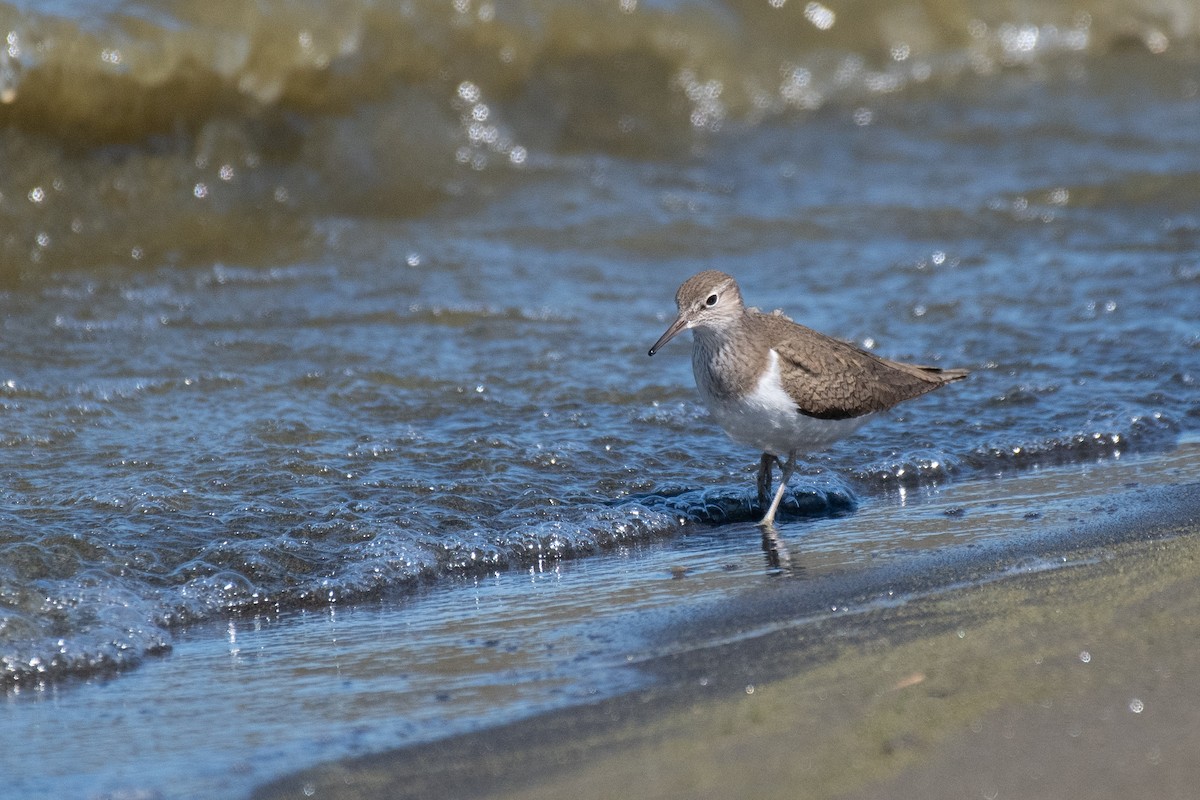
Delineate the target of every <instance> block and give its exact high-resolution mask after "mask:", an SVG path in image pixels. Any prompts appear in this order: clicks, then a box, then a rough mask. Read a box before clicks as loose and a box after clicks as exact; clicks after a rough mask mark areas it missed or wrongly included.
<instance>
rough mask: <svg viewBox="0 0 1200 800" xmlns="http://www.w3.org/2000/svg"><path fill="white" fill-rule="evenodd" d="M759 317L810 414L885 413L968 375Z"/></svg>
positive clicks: (787, 387)
mask: <svg viewBox="0 0 1200 800" xmlns="http://www.w3.org/2000/svg"><path fill="white" fill-rule="evenodd" d="M760 319H764V320H766V321H767V322H766V327H768V329H769V330H770V332H771V333H772V334H773V336H772V339H773V341H774V349H775V352H777V353H779V359H780V363H779V369H780V376H781V379H782V382H783V388H784V391H786V392H787V393H788V395H789V396H791V397H792V399H794V400H795V401H796V405H797V406H798V407H799V409H800V413H802V414H805V415H807V416H810V417H817V418H818V419H847V418H850V417H859V416H862V415H863V414H870V413H871V412H874V411H883V410H885V409H888V408H891V407H892V406H894V405H896V404H897V403H901V402H903V401H905V400H909V399H911V398H914V397H919V396H920V395H923V394H925V393H926V392H930V391H933V390H934V389H936V388H938V387H939V386H941V385H942V384H944V383H949V382H950V381H955V380H960V379H961V378H965V377H966V376H967V371H966V370H963V369H940V368H938V367H924V366H919V365H917V364H905V363H903V362H900V361H889V360H888V359H886V358H880V357H879V356H877V355H874V354H873V353H868V352H867V351H865V350H861V349H859V348H857V347H855V346H854V345H851V344H847V343H846V342H842V341H839V340H837V339H833V338H831V337H829V336H826V335H825V334H823V333H818V332H817V331H814V330H812V329H810V328H805V327H804V326H802V325H797V324H796V323H794V322H790V321H788V320H786V319H784V318H782V317H771V316H768V315H763V316H762V317H760ZM785 326H786V327H785Z"/></svg>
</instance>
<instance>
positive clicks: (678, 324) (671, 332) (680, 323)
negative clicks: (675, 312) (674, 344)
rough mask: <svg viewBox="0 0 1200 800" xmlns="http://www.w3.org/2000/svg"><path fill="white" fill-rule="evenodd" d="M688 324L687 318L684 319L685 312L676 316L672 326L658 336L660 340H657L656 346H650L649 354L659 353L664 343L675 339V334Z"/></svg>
mask: <svg viewBox="0 0 1200 800" xmlns="http://www.w3.org/2000/svg"><path fill="white" fill-rule="evenodd" d="M687 326H688V323H687V320H686V319H684V317H683V314H680V315H679V316H678V317H676V318H675V321H674V322H672V323H671V327H669V328H667V330H666V332H664V333H663V335H662V336H660V337H658V341H657V342H655V343H654V346H653V347H651V348H650V352H649V353H648V354H647V355H654V354H655V353H657V352H658V351H659V350H661V349H662V346H663V345H664V344H666V343H667V342H669V341H671V340H672V339H674V338H675V336H676V335H677V334H678V333H679V332H680V331H681V330H683V329H684V328H686V327H687Z"/></svg>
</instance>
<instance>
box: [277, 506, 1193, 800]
mask: <svg viewBox="0 0 1200 800" xmlns="http://www.w3.org/2000/svg"><path fill="white" fill-rule="evenodd" d="M1109 501H1110V502H1107V503H1105V504H1104V506H1103V507H1100V508H1097V509H1096V511H1095V513H1094V514H1093V515H1092V516H1091V517H1090V518H1088V519H1081V520H1078V521H1075V522H1072V523H1070V524H1067V525H1063V526H1061V527H1059V528H1056V529H1052V530H1047V531H1042V532H1039V534H1038V536H1037V538H1036V539H1035V540H1034V541H1035V542H1036V543H1035V544H1034V545H1033V546H1030V544H1029V542H1028V541H1025V542H1024V543H1023V544H1021V545H1020V546H1019V547H1018V546H1014V547H1012V548H1008V549H1006V548H1005V547H1004V546H998V547H995V548H991V549H989V548H981V547H974V548H966V550H968V551H969V552H964V553H962V554H959V555H957V556H955V557H952V558H949V559H945V560H937V559H935V558H933V557H930V558H929V559H928V560H926V561H925V562H924V563H922V559H920V558H914V559H913V560H911V562H910V563H908V564H907V566H906V567H905V568H904V569H894V568H881V569H879V570H874V571H872V570H868V571H867V572H866V573H863V574H858V575H854V576H848V577H847V578H846V580H845V581H844V582H842V583H840V584H839V583H837V582H832V583H829V584H828V585H826V586H825V587H824V588H822V589H821V590H820V593H819V594H817V595H814V594H813V593H812V592H811V591H807V592H806V590H805V585H804V584H805V582H804V581H782V582H780V583H779V585H778V587H773V588H771V589H769V590H764V591H762V592H756V593H753V594H754V596H751V597H746V598H742V599H741V600H739V601H737V602H734V603H731V604H730V606H729V607H728V608H727V609H724V610H723V611H722V612H721V613H720V614H717V615H715V616H714V617H713V618H706V619H699V620H694V621H689V622H688V623H687V624H680V625H676V626H675V627H674V628H673V629H672V630H671V631H664V634H663V643H662V648H661V649H660V650H659V651H656V653H653V654H648V655H647V656H646V657H645V658H644V659H634V661H635V662H637V666H638V667H639V668H641V669H648V670H650V671H651V672H652V673H653V674H654V675H655V677H656V678H657V680H656V681H655V682H654V684H653V686H652V687H651V688H648V689H644V690H639V691H636V692H632V693H629V694H625V695H622V696H619V697H615V698H612V699H609V700H605V701H603V702H599V703H596V704H594V705H589V706H584V707H577V708H571V709H564V710H562V711H558V712H553V713H550V714H545V715H541V716H537V717H534V718H531V719H528V720H525V721H522V722H518V723H514V724H511V725H507V726H503V727H501V728H492V729H489V730H484V731H480V732H478V733H475V734H470V735H466V736H461V737H456V738H453V739H449V740H445V741H441V742H434V743H431V744H427V745H422V746H419V747H414V748H408V749H404V750H399V751H396V752H391V753H384V754H380V755H374V756H368V757H364V758H358V759H350V760H345V761H341V762H336V763H333V764H326V765H320V766H317V767H314V768H313V769H311V770H307V771H304V772H301V773H298V774H296V775H292V776H289V777H286V778H284V779H281V780H279V781H276V782H274V783H272V784H269V785H267V786H264V787H262V788H261V789H260V790H259V792H258V793H257V795H256V796H257V797H260V798H283V797H322V798H376V797H378V798H383V797H388V798H396V797H494V798H514V799H515V798H563V797H569V798H572V800H585V799H586V798H602V797H641V798H647V797H664V798H665V797H678V798H684V797H686V798H727V797H734V796H743V797H754V798H774V797H779V798H784V797H786V798H795V797H811V798H834V797H836V798H856V799H857V798H893V799H894V798H910V797H911V798H941V797H947V798H948V797H956V798H957V797H984V798H1003V797H1024V798H1038V797H1046V798H1059V797H1065V796H1088V797H1093V798H1113V799H1114V800H1116V798H1128V797H1131V796H1141V797H1156V798H1176V797H1178V798H1183V797H1192V796H1194V794H1195V787H1196V786H1197V785H1200V762H1198V761H1197V759H1196V758H1195V753H1196V752H1197V751H1198V750H1200V703H1197V702H1196V700H1195V691H1194V687H1195V686H1196V685H1200V636H1197V635H1196V633H1197V631H1200V537H1197V536H1196V535H1195V534H1197V533H1200V484H1188V485H1184V486H1174V487H1162V488H1152V489H1129V490H1126V491H1124V492H1122V493H1120V494H1119V495H1114V496H1112V497H1111V498H1109ZM1030 524H1031V527H1036V525H1037V523H1036V521H1031V523H1030ZM889 597H890V598H891V599H890V600H889ZM838 598H842V599H841V600H840V602H842V603H843V604H845V606H847V607H848V608H849V609H850V610H848V611H846V612H845V613H839V612H836V611H832V610H831V609H832V605H836V604H837V603H838V602H839V600H838ZM822 603H829V604H831V605H830V606H829V607H827V608H825V609H824V613H817V612H818V606H819V605H820V604H822Z"/></svg>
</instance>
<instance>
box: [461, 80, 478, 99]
mask: <svg viewBox="0 0 1200 800" xmlns="http://www.w3.org/2000/svg"><path fill="white" fill-rule="evenodd" d="M481 95H482V93H481V92H480V91H479V87H478V86H476V85H475V84H473V83H471V82H470V81H463V82H462V83H460V84H459V85H458V96H459V97H461V98H462V99H463V100H465V101H467V102H468V103H478V102H479V98H480V96H481Z"/></svg>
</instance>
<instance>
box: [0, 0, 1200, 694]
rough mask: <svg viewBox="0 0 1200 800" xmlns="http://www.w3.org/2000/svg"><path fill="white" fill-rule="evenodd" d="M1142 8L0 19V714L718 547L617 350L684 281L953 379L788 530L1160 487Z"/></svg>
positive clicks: (1173, 84)
mask: <svg viewBox="0 0 1200 800" xmlns="http://www.w3.org/2000/svg"><path fill="white" fill-rule="evenodd" d="M1185 5H1186V4H1184V5H1180V4H1175V3H1169V2H1163V3H1161V4H1146V3H1137V4H1132V3H1121V2H1094V3H1090V4H1087V5H1086V6H1083V5H1080V4H1077V3H1073V4H1057V3H1047V4H1040V5H1039V7H1038V8H1037V9H1030V8H1028V7H1027V4H1009V3H970V2H962V3H950V4H938V5H937V6H936V8H934V7H932V6H927V5H926V4H921V3H908V4H904V3H902V4H896V3H890V2H889V3H883V2H881V3H860V4H855V5H853V6H851V7H844V8H843V7H842V6H840V5H838V4H833V3H830V4H829V6H828V7H827V6H825V5H823V4H820V3H807V4H803V3H778V4H776V3H769V4H768V3H762V4H745V3H736V2H733V3H723V4H722V3H707V4H695V5H686V6H676V5H674V4H669V3H653V4H638V3H636V2H628V3H626V2H621V3H613V4H610V5H604V6H600V5H595V4H591V3H571V2H557V3H550V4H541V3H522V2H502V3H492V2H479V1H478V0H463V2H458V0H456V1H455V2H454V3H452V4H443V3H424V2H412V1H410V2H402V3H395V4H375V3H369V2H352V1H351V0H345V1H344V2H337V3H311V4H309V3H291V2H282V1H281V2H279V3H271V2H266V3H258V4H254V6H253V7H252V8H251V7H247V6H245V4H242V3H226V2H213V1H212V0H206V1H205V2H204V3H166V4H157V3H123V2H115V1H114V2H108V3H105V4H103V5H102V6H99V7H98V6H97V5H96V4H94V3H73V2H66V1H65V2H57V3H51V4H49V5H47V4H44V3H32V2H17V3H9V4H7V5H0V34H4V35H6V38H5V43H4V44H3V45H0V159H2V163H4V164H5V169H4V170H3V171H2V172H0V220H3V231H2V233H0V308H2V309H3V328H2V334H0V335H2V339H3V344H4V347H3V350H2V351H0V447H2V448H3V450H2V452H3V454H4V460H3V465H2V466H0V498H2V499H0V681H3V682H4V683H5V684H6V685H7V686H9V687H24V686H45V685H46V682H47V681H53V680H57V679H62V678H71V677H82V676H88V675H92V674H95V673H98V672H99V673H109V672H111V671H113V670H120V669H125V668H128V667H132V666H134V665H137V664H139V663H141V662H142V661H143V660H144V659H145V658H146V657H147V656H149V655H152V654H156V653H164V652H167V651H169V650H170V649H171V647H172V645H173V643H174V641H175V636H176V634H177V631H179V630H180V626H182V625H185V624H189V623H200V624H205V623H209V622H212V621H214V620H221V619H224V618H226V617H229V616H230V615H233V617H232V618H233V619H241V618H243V616H247V617H254V616H255V615H264V614H265V615H275V614H279V613H283V612H288V611H294V610H297V609H305V608H327V607H329V606H330V604H334V603H345V602H348V601H363V600H366V599H369V598H373V597H377V596H381V595H383V594H389V595H391V596H394V594H395V593H396V592H400V593H403V592H404V591H407V590H410V589H415V588H417V587H419V586H425V585H428V584H435V585H436V584H439V582H443V581H445V580H446V579H448V578H452V577H453V576H459V575H467V576H481V575H486V574H489V573H491V572H492V571H495V570H503V569H507V568H510V567H529V566H534V567H544V566H545V565H546V564H548V563H553V562H554V561H555V560H556V559H561V558H568V557H583V556H588V555H590V554H593V553H597V552H601V551H608V550H612V549H613V548H615V547H618V546H623V545H628V544H639V543H647V542H652V541H657V540H666V539H671V538H673V537H677V536H678V535H679V534H680V533H681V532H686V531H689V530H693V529H694V526H695V524H696V523H701V522H712V521H722V520H732V521H746V520H750V519H752V518H754V517H755V516H756V515H757V513H758V512H757V510H756V509H755V508H754V507H753V504H754V497H753V492H752V467H753V465H754V463H755V461H756V454H755V453H751V452H747V451H745V450H743V449H742V448H740V447H738V446H737V445H734V444H733V443H731V442H729V441H728V440H726V439H725V438H724V436H723V435H722V434H721V433H720V432H719V430H717V429H716V427H715V425H714V423H713V422H712V421H711V420H710V419H709V418H708V417H707V415H706V414H705V413H704V411H703V410H702V408H701V407H700V406H699V404H698V402H697V398H696V395H695V390H694V388H693V385H692V379H691V375H690V368H689V362H688V359H687V357H686V354H687V347H686V346H684V344H683V343H675V344H672V345H671V346H670V347H669V348H668V349H667V350H665V351H664V353H663V354H662V355H661V356H660V357H659V358H656V359H654V360H649V359H647V358H646V356H645V352H646V349H647V347H648V346H649V345H650V344H651V343H652V342H653V341H654V339H655V338H657V336H658V335H659V333H661V331H662V329H663V328H664V327H665V325H666V323H667V322H668V321H669V319H670V318H671V316H672V314H673V311H674V309H673V303H672V297H673V294H674V290H675V288H676V286H677V285H678V283H679V282H681V281H682V280H683V279H684V278H686V277H687V276H689V275H690V274H692V273H694V272H697V271H699V270H701V269H705V268H713V267H716V268H720V269H722V270H725V271H727V272H730V273H732V274H734V275H736V276H737V277H738V278H739V280H740V282H741V284H742V288H743V291H744V293H745V295H746V297H747V300H748V301H749V302H750V303H751V304H755V305H759V306H762V307H765V308H775V307H780V308H783V309H784V310H785V311H787V312H788V313H789V314H790V315H791V316H793V317H794V318H796V319H797V320H798V321H802V322H804V323H805V324H808V325H810V326H812V327H815V328H818V329H820V330H823V331H825V332H828V333H830V334H833V335H836V336H840V337H843V338H846V339H850V340H854V341H856V342H858V343H860V344H862V345H864V346H866V347H869V348H871V349H874V350H875V351H877V352H879V353H881V354H883V355H886V356H889V357H893V358H900V359H906V360H919V361H923V362H932V363H937V364H941V365H947V366H961V367H967V368H970V369H971V370H972V371H973V375H972V377H971V379H970V380H968V381H967V382H965V383H961V384H955V385H954V386H951V387H947V388H946V389H944V390H942V391H940V392H938V393H936V394H935V395H931V396H929V397H928V398H924V399H922V400H920V401H916V402H914V403H912V404H910V405H906V406H904V407H902V408H901V409H899V410H898V411H896V412H894V413H892V414H890V415H888V416H886V417H884V418H881V419H880V420H878V421H875V422H873V423H872V424H871V425H870V426H868V427H867V428H865V429H864V430H863V432H862V433H861V434H860V435H858V436H856V437H855V438H853V439H851V440H847V441H845V442H842V443H840V444H839V445H838V446H836V447H834V448H832V449H831V450H829V451H828V452H826V453H818V454H813V455H812V456H811V457H810V458H809V459H808V460H807V462H806V464H805V465H804V468H803V469H802V470H801V473H802V474H801V475H800V476H799V477H797V478H796V479H795V480H794V481H793V487H794V489H795V492H794V495H795V496H794V498H793V501H792V505H791V519H793V520H800V519H809V518H812V517H813V516H818V517H820V516H822V515H829V514H835V515H836V514H842V513H845V512H846V511H848V510H850V509H852V508H853V507H854V506H855V504H856V503H861V502H863V501H864V499H865V500H867V501H869V502H874V500H873V498H877V499H878V500H879V501H880V502H890V498H894V497H895V495H896V494H897V493H898V492H900V491H911V490H912V489H914V488H920V487H926V488H927V487H930V486H937V485H939V484H942V483H944V482H947V481H955V482H959V481H972V480H977V479H982V478H988V477H991V476H995V475H997V474H1008V473H1022V472H1025V471H1028V470H1030V469H1035V468H1037V469H1040V468H1044V467H1048V466H1054V465H1075V464H1087V463H1091V462H1093V461H1096V460H1111V459H1115V458H1118V457H1120V456H1122V455H1124V454H1127V453H1130V452H1134V451H1136V452H1138V453H1140V454H1142V455H1146V454H1150V455H1153V454H1154V453H1160V452H1165V451H1167V450H1169V448H1170V447H1171V446H1172V445H1173V443H1174V442H1175V441H1176V439H1177V437H1179V436H1180V435H1181V434H1188V433H1189V432H1195V431H1196V429H1197V428H1198V427H1200V399H1198V398H1200V395H1198V393H1197V380H1198V378H1200V212H1198V210H1197V209H1200V125H1197V124H1196V123H1197V109H1198V108H1200V80H1198V79H1197V77H1196V76H1197V74H1200V73H1198V72H1197V64H1198V63H1200V60H1198V56H1197V47H1198V44H1200V29H1198V28H1197V27H1196V26H1197V24H1200V23H1198V20H1200V17H1196V15H1195V14H1194V13H1191V12H1190V11H1189V9H1188V8H1186V7H1185ZM786 519H787V517H785V521H786ZM797 535H799V534H797ZM864 536H866V535H865V534H864ZM867 538H870V537H867ZM752 544H754V543H752ZM413 613H417V612H415V611H414V612H413Z"/></svg>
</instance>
